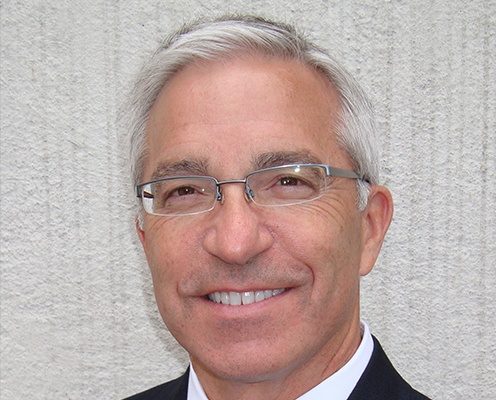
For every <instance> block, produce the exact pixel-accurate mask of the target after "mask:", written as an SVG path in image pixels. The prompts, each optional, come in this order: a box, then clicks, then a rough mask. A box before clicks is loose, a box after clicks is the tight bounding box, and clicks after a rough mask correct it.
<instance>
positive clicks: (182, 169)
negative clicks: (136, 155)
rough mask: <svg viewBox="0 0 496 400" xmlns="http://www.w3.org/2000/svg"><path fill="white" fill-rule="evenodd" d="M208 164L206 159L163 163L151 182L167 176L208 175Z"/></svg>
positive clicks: (158, 166)
mask: <svg viewBox="0 0 496 400" xmlns="http://www.w3.org/2000/svg"><path fill="white" fill-rule="evenodd" d="M207 170H208V162H207V160H204V159H196V160H195V159H184V160H180V161H175V162H168V161H162V162H161V163H159V164H158V165H157V167H156V168H155V170H154V171H153V174H152V176H151V180H156V179H159V178H163V177H165V176H181V175H185V176H189V175H207Z"/></svg>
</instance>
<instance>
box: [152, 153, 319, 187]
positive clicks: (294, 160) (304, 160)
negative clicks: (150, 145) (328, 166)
mask: <svg viewBox="0 0 496 400" xmlns="http://www.w3.org/2000/svg"><path fill="white" fill-rule="evenodd" d="M321 163H322V161H321V160H319V159H318V158H317V157H316V156H314V155H313V154H312V153H310V152H309V151H307V150H302V151H275V152H272V151H271V152H266V153H262V154H259V155H258V156H256V157H254V158H253V161H252V165H253V170H257V169H263V168H270V167H278V166H281V165H286V164H321ZM208 174H209V173H208V161H207V160H206V159H183V160H179V161H174V162H169V161H162V162H160V163H159V164H158V165H157V167H156V168H155V170H154V171H153V174H152V175H151V178H150V180H152V181H154V180H157V179H160V178H164V177H166V176H190V175H201V176H206V175H208Z"/></svg>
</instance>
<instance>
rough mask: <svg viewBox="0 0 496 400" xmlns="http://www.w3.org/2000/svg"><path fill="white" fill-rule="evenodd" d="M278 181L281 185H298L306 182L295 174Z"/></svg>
mask: <svg viewBox="0 0 496 400" xmlns="http://www.w3.org/2000/svg"><path fill="white" fill-rule="evenodd" d="M278 183H279V185H281V186H296V185H301V184H304V183H305V182H302V180H301V179H299V178H297V177H295V176H284V177H282V178H280V179H279V182H278Z"/></svg>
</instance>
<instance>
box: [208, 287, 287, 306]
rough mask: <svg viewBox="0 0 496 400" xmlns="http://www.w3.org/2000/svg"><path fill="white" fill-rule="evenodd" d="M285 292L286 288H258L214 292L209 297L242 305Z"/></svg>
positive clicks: (214, 300)
mask: <svg viewBox="0 0 496 400" xmlns="http://www.w3.org/2000/svg"><path fill="white" fill-rule="evenodd" d="M282 292H284V289H274V290H256V291H253V292H214V293H210V294H209V295H208V298H209V299H210V300H212V301H213V302H215V303H219V304H220V303H222V304H227V305H230V306H240V305H241V304H252V303H256V302H259V301H262V300H265V299H268V298H270V297H273V296H277V295H278V294H281V293H282Z"/></svg>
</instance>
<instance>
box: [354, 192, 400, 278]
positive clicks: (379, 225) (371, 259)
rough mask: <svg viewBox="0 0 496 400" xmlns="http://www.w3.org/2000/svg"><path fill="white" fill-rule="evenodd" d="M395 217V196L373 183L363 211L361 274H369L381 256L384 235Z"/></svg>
mask: <svg viewBox="0 0 496 400" xmlns="http://www.w3.org/2000/svg"><path fill="white" fill-rule="evenodd" d="M392 217H393V198H392V196H391V192H390V191H389V190H388V189H387V188H386V187H384V186H380V185H372V186H371V187H370V193H369V197H368V203H367V207H366V208H365V210H364V211H363V212H362V244H363V249H362V257H361V260H360V275H361V276H364V275H367V274H368V273H369V272H370V271H371V270H372V268H373V267H374V264H375V262H376V260H377V257H378V256H379V251H380V250H381V247H382V243H383V242H384V237H385V236H386V232H387V230H388V228H389V224H390V223H391V219H392Z"/></svg>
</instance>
